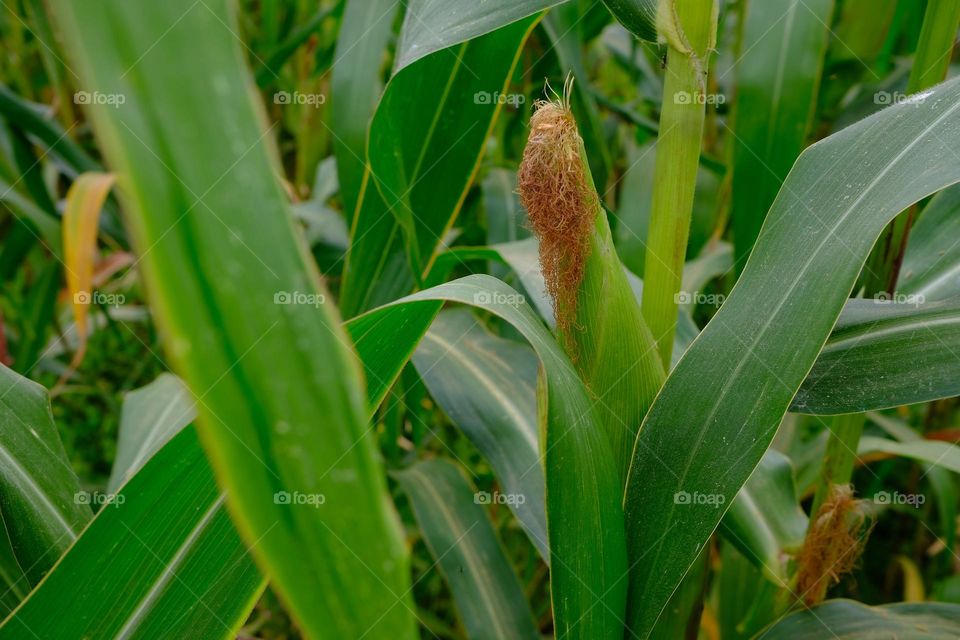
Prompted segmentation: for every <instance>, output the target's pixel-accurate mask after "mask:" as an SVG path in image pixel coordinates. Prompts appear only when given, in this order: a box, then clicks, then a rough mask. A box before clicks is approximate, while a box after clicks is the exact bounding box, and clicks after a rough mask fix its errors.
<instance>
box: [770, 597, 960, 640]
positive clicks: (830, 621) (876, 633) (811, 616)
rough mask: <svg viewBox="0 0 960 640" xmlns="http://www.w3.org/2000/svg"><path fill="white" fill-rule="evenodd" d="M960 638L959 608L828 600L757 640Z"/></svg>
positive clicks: (781, 624)
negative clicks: (873, 605)
mask: <svg viewBox="0 0 960 640" xmlns="http://www.w3.org/2000/svg"><path fill="white" fill-rule="evenodd" d="M958 634H960V606H958V605H955V604H945V603H939V602H922V603H905V602H898V603H896V604H888V605H883V606H880V607H868V606H867V605H865V604H860V603H859V602H854V601H853V600H828V601H827V602H824V603H823V604H821V605H819V606H816V607H813V608H812V609H807V610H805V611H798V612H797V613H794V614H793V615H790V616H787V617H786V618H784V619H782V620H780V621H779V622H777V623H775V624H774V625H772V626H771V627H770V628H768V629H766V630H765V631H764V632H763V633H761V634H759V635H758V636H757V639H758V640H780V638H784V639H789V640H819V639H820V638H824V637H830V638H834V639H835V640H852V639H853V638H857V640H881V639H883V638H917V639H919V638H924V639H925V640H947V639H948V638H956V637H957V635H958Z"/></svg>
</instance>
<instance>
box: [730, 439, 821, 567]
mask: <svg viewBox="0 0 960 640" xmlns="http://www.w3.org/2000/svg"><path fill="white" fill-rule="evenodd" d="M720 532H721V533H722V534H723V535H724V537H725V538H726V539H727V540H728V541H729V542H730V543H731V544H733V545H734V546H735V547H736V548H737V549H739V550H740V552H741V553H743V555H744V556H746V557H747V558H749V559H750V561H751V562H753V563H754V564H755V565H756V566H757V568H759V569H760V570H761V571H763V572H764V574H765V575H766V576H767V577H768V578H769V579H770V580H772V581H773V582H775V583H776V584H785V583H786V581H787V579H788V574H787V560H788V559H789V557H788V555H787V554H789V553H795V552H796V551H797V550H799V548H800V547H801V546H802V545H803V538H804V536H805V535H806V533H807V516H806V514H805V513H804V511H803V509H801V508H800V501H799V497H798V496H797V487H796V483H795V482H794V479H793V466H792V465H791V464H790V459H789V458H787V457H786V456H785V455H783V454H782V453H779V452H777V451H774V450H772V449H771V450H769V451H767V452H766V453H765V454H764V456H763V458H762V459H761V460H760V464H759V465H758V466H757V468H756V469H755V470H754V472H753V475H751V476H750V479H749V480H747V483H746V484H745V485H743V488H742V489H741V490H740V493H738V494H737V497H736V499H735V500H734V501H733V504H732V505H730V510H729V511H727V513H726V514H725V515H724V516H723V521H722V522H721V524H720Z"/></svg>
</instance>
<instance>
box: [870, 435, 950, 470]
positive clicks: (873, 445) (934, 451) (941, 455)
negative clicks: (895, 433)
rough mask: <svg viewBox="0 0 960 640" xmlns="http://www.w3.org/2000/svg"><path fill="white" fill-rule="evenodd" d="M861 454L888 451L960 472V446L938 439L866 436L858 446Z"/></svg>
mask: <svg viewBox="0 0 960 640" xmlns="http://www.w3.org/2000/svg"><path fill="white" fill-rule="evenodd" d="M857 453H858V455H860V456H866V455H869V454H871V453H888V454H890V455H894V456H900V457H903V458H911V459H913V460H917V461H920V462H926V463H928V464H932V465H936V466H938V467H941V468H943V469H947V470H949V471H952V472H954V473H960V446H957V445H955V444H951V443H949V442H940V441H937V440H912V441H910V442H897V441H895V440H887V439H886V438H876V437H873V436H864V437H862V438H860V446H859V447H858V448H857Z"/></svg>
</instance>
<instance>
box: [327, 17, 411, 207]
mask: <svg viewBox="0 0 960 640" xmlns="http://www.w3.org/2000/svg"><path fill="white" fill-rule="evenodd" d="M399 6H400V5H399V4H398V3H397V2H396V1H395V0H348V2H347V7H346V9H345V10H344V12H343V21H342V23H341V25H340V35H339V37H338V38H337V49H336V51H335V52H334V58H335V60H334V64H333V69H332V72H331V74H330V94H331V99H330V125H329V126H330V130H331V131H332V132H333V133H334V137H333V148H334V154H335V155H336V158H337V175H338V176H339V177H340V197H341V199H342V201H343V210H344V211H349V212H353V211H355V210H356V208H357V199H358V198H359V196H360V191H361V189H362V187H363V176H364V173H365V172H366V157H367V130H368V129H369V128H370V120H371V118H373V114H374V111H375V110H376V106H377V105H376V103H377V98H379V96H380V92H381V91H382V89H383V87H382V86H381V81H380V69H381V67H382V66H383V59H384V52H385V51H386V48H387V41H388V40H389V38H390V36H391V34H392V31H393V19H394V16H395V15H396V12H397V8H398V7H399Z"/></svg>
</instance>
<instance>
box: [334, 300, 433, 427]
mask: <svg viewBox="0 0 960 640" xmlns="http://www.w3.org/2000/svg"><path fill="white" fill-rule="evenodd" d="M441 306H443V303H442V302H433V301H429V302H420V303H417V304H407V305H403V306H402V307H398V308H397V309H395V310H392V311H391V313H390V315H389V316H386V315H381V314H377V313H367V314H364V315H362V316H357V317H356V318H353V319H352V320H350V321H349V322H346V323H344V328H345V329H346V330H347V333H348V334H349V335H350V339H351V340H352V341H353V344H354V345H355V347H356V350H357V355H358V356H359V358H360V363H361V364H362V365H363V372H364V374H365V376H366V378H367V407H368V415H370V416H373V414H374V413H376V410H377V408H378V407H379V406H380V404H381V403H382V402H383V399H384V398H385V397H386V396H387V393H388V392H389V391H390V387H392V386H393V383H394V382H396V380H397V378H398V377H399V376H400V373H401V372H402V371H403V368H404V366H406V364H407V362H408V361H409V360H410V357H411V356H412V355H413V352H414V350H415V349H416V348H417V345H418V344H419V343H420V340H421V339H422V338H423V336H424V334H425V333H426V332H427V329H428V328H429V327H430V323H432V322H433V319H434V318H436V317H437V314H438V313H439V312H440V307H441ZM398 329H403V330H404V331H405V332H407V333H405V335H404V340H403V341H399V342H398V341H396V340H395V336H394V333H395V332H396V331H397V330H398Z"/></svg>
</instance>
